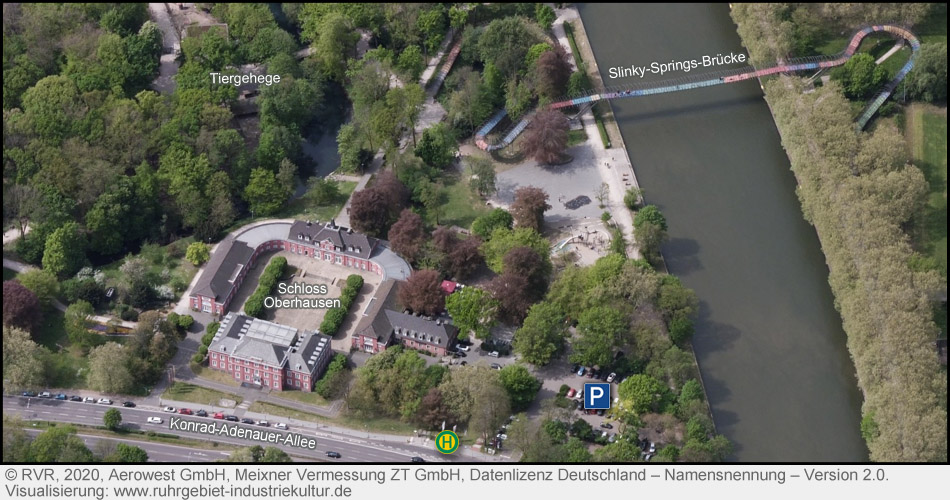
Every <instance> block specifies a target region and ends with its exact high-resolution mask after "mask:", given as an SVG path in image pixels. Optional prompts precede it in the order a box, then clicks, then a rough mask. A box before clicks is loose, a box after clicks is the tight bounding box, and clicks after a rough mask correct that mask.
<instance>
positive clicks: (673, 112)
mask: <svg viewBox="0 0 950 500" xmlns="http://www.w3.org/2000/svg"><path fill="white" fill-rule="evenodd" d="M762 99H763V96H762V94H761V93H758V94H756V95H750V96H744V97H736V98H732V99H723V100H721V101H714V102H708V103H706V104H700V105H697V106H690V105H687V106H683V105H679V106H677V107H675V108H674V107H669V108H664V109H661V110H657V111H651V112H647V113H639V112H637V111H635V110H627V109H624V110H623V111H625V112H626V113H625V114H624V115H623V116H621V117H617V123H618V125H621V126H623V125H633V124H636V123H640V122H644V121H648V120H654V119H656V118H674V117H677V116H685V115H691V114H695V113H705V112H709V111H722V110H725V109H728V108H731V107H734V106H738V105H746V104H759V103H760V102H762ZM616 115H617V113H616V111H615V112H614V116H615V117H616Z"/></svg>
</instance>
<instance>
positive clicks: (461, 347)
mask: <svg viewBox="0 0 950 500" xmlns="http://www.w3.org/2000/svg"><path fill="white" fill-rule="evenodd" d="M455 348H456V349H458V350H459V351H464V352H468V350H469V349H471V347H469V346H467V345H462V344H459V345H457V346H455Z"/></svg>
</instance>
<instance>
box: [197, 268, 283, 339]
mask: <svg viewBox="0 0 950 500" xmlns="http://www.w3.org/2000/svg"><path fill="white" fill-rule="evenodd" d="M286 269H287V259H286V258H284V257H274V258H273V259H271V261H270V264H267V267H266V268H265V269H264V272H263V273H261V278H260V280H259V281H258V283H257V289H256V290H254V293H253V294H251V296H250V297H248V299H247V302H245V303H244V313H245V314H247V315H248V316H254V317H255V318H260V317H261V314H263V313H264V299H265V298H266V297H267V295H269V294H270V293H271V292H273V291H274V287H275V286H277V280H279V279H280V277H281V276H283V274H284V271H285V270H286ZM189 326H190V325H189Z"/></svg>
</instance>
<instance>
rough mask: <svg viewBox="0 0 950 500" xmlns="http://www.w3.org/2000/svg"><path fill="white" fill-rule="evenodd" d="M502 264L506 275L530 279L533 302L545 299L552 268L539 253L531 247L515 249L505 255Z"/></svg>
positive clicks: (529, 288)
mask: <svg viewBox="0 0 950 500" xmlns="http://www.w3.org/2000/svg"><path fill="white" fill-rule="evenodd" d="M502 262H503V265H504V267H503V268H502V269H503V270H504V273H505V274H516V275H518V276H524V277H525V278H527V279H528V290H529V292H530V294H531V298H532V300H540V299H541V298H542V297H544V292H545V291H547V281H548V272H549V271H550V266H549V264H548V263H547V262H545V260H544V259H543V258H542V257H541V256H540V255H538V252H536V251H535V250H534V249H533V248H531V247H514V248H512V249H511V250H509V251H508V253H507V254H505V258H504V260H503V261H502Z"/></svg>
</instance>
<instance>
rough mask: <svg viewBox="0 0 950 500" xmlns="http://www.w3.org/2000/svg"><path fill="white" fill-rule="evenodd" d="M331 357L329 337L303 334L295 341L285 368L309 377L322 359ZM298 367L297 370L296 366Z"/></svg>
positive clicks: (310, 333)
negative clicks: (306, 374)
mask: <svg viewBox="0 0 950 500" xmlns="http://www.w3.org/2000/svg"><path fill="white" fill-rule="evenodd" d="M331 355H332V350H331V349H330V337H329V336H327V335H323V334H320V333H313V332H303V333H302V334H300V338H298V339H297V345H296V346H295V347H294V348H292V349H291V350H290V357H289V358H288V359H287V368H289V369H291V370H293V371H296V372H303V373H309V374H310V375H311V376H312V375H313V374H314V372H315V371H316V369H317V367H319V366H320V365H321V363H322V361H323V358H324V357H328V356H331ZM298 365H299V366H300V368H299V369H298V368H297V366H298Z"/></svg>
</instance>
